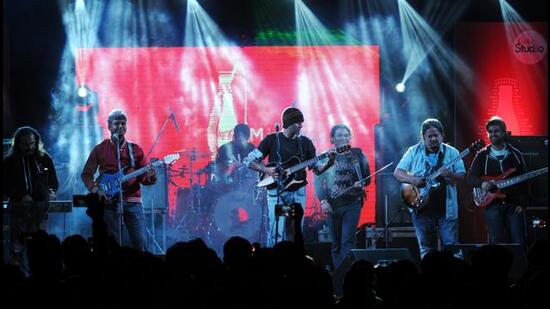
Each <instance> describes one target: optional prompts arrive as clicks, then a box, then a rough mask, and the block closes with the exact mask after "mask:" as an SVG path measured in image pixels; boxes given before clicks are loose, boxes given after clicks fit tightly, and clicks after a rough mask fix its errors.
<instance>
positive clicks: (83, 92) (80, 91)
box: [76, 85, 89, 98]
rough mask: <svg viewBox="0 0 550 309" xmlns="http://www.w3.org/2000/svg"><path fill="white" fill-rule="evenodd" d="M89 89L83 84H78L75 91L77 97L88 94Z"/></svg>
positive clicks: (83, 96)
mask: <svg viewBox="0 0 550 309" xmlns="http://www.w3.org/2000/svg"><path fill="white" fill-rule="evenodd" d="M88 92H89V89H88V87H86V86H85V85H80V86H79V87H78V89H77V91H76V93H77V94H78V96H79V97H81V98H85V97H86V96H87V95H88Z"/></svg>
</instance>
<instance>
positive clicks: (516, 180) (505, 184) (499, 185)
mask: <svg viewBox="0 0 550 309" xmlns="http://www.w3.org/2000/svg"><path fill="white" fill-rule="evenodd" d="M546 173H548V167H545V168H541V169H538V170H536V171H532V172H529V173H525V174H522V175H519V176H516V177H512V178H510V179H504V180H501V181H499V182H498V183H497V188H499V189H504V188H506V187H509V186H512V185H515V184H517V183H520V182H522V181H525V180H528V179H531V178H533V177H537V176H540V175H544V174H546Z"/></svg>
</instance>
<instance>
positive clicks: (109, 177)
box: [4, 107, 547, 266]
mask: <svg viewBox="0 0 550 309" xmlns="http://www.w3.org/2000/svg"><path fill="white" fill-rule="evenodd" d="M128 118H129V117H128V116H127V115H126V114H125V113H124V112H123V111H121V110H114V111H112V112H111V113H110V114H109V116H108V119H107V125H108V127H109V131H110V133H111V136H110V137H109V138H107V139H105V140H103V141H102V142H100V143H99V144H97V145H96V146H95V147H94V148H93V150H92V151H91V152H90V153H89V154H88V159H87V160H86V163H85V165H84V168H83V170H82V181H83V182H84V184H85V186H86V188H87V189H88V190H89V193H91V194H95V195H97V196H98V197H99V199H100V200H101V201H102V202H103V205H104V207H103V209H102V215H101V217H102V219H103V220H104V222H105V223H106V226H107V231H108V233H109V235H110V236H112V237H113V238H114V239H117V240H118V241H119V243H122V237H121V235H122V232H123V231H122V229H123V226H124V229H125V230H126V231H127V232H128V235H129V236H130V245H131V246H132V247H134V248H135V249H138V250H146V249H147V248H146V245H145V238H146V227H145V219H144V216H143V206H142V204H141V186H142V185H144V186H150V185H154V184H155V183H156V182H157V175H156V173H155V169H154V167H153V164H151V163H149V162H146V156H145V155H144V151H143V150H142V148H141V147H140V146H139V145H138V144H137V143H134V142H132V141H129V140H128V139H127V138H126V137H125V135H126V131H127V126H126V123H127V121H131V119H128ZM281 122H282V130H279V128H278V127H277V128H276V130H275V132H273V133H271V134H268V135H267V136H265V137H264V138H263V139H262V140H261V142H260V143H259V144H258V146H257V147H256V146H255V145H254V144H252V143H251V142H250V136H251V131H250V128H249V126H248V125H247V124H244V123H240V124H237V125H236V126H235V127H234V129H233V135H232V140H231V141H230V142H227V143H225V144H223V145H221V146H220V147H219V148H218V149H217V154H216V156H215V160H213V161H211V162H209V163H208V164H206V165H205V166H202V167H200V168H197V167H196V166H195V167H193V164H194V163H195V162H196V161H197V159H198V158H206V157H210V153H204V152H200V151H196V150H195V148H193V149H186V150H182V151H180V152H179V153H180V154H181V155H183V156H187V157H188V159H189V164H190V165H189V167H184V168H182V169H180V170H179V171H180V173H179V175H180V176H184V175H185V174H186V173H190V175H189V187H188V188H180V189H179V190H178V197H177V203H178V205H177V211H178V213H177V214H176V217H177V218H178V219H177V222H176V223H177V227H178V228H181V231H182V233H187V235H186V237H191V236H197V237H203V238H206V239H207V240H209V241H211V242H213V241H215V240H216V239H217V240H221V241H223V240H226V239H228V238H229V237H231V236H233V235H239V236H242V237H244V238H247V239H249V240H250V241H251V242H257V243H259V244H261V245H262V246H268V247H270V246H274V245H275V244H276V243H277V242H280V241H283V240H289V241H293V240H296V237H298V236H299V237H303V235H301V231H300V230H301V227H303V216H295V214H296V207H300V208H301V209H300V211H299V213H303V209H304V208H305V207H306V187H307V186H308V181H307V173H309V172H310V171H311V172H312V173H313V174H314V184H312V186H314V189H315V190H314V191H315V195H316V198H317V202H318V203H319V204H320V210H321V212H322V213H323V215H324V216H325V217H326V219H327V220H328V227H329V230H330V236H331V241H332V245H331V246H332V259H333V261H334V265H335V266H336V265H338V264H339V263H341V262H342V261H343V259H344V257H345V256H346V255H347V253H348V252H349V251H350V250H351V249H353V248H354V247H355V243H356V241H355V231H356V228H357V226H358V223H359V217H360V213H361V210H362V207H363V204H364V201H365V199H367V198H368V196H367V190H366V188H367V187H368V186H369V185H370V183H371V178H370V177H371V176H372V175H374V173H375V172H374V166H372V165H371V164H372V163H371V162H369V160H368V159H367V157H366V155H365V149H361V148H358V147H353V146H352V145H351V141H352V139H353V134H354V133H355V132H352V130H351V129H350V127H348V126H346V125H344V124H336V125H334V126H333V127H332V128H331V130H330V132H327V133H328V134H329V136H330V143H331V147H332V148H330V149H328V150H326V149H325V150H323V151H321V152H320V151H319V149H318V148H317V147H316V146H315V143H316V142H319V141H318V140H316V139H315V138H314V137H307V136H304V135H303V134H302V132H301V131H302V128H303V127H304V126H307V125H308V120H307V115H304V114H303V113H302V111H301V110H300V109H298V108H296V107H288V108H286V109H284V110H283V111H282V114H281ZM485 128H486V134H487V139H488V140H490V144H489V145H484V144H483V142H482V141H476V142H474V143H473V144H472V145H471V146H470V147H468V148H466V149H456V148H455V147H453V146H451V145H450V144H448V143H445V142H444V140H445V128H444V126H443V124H442V123H441V122H440V121H439V120H437V119H431V118H430V119H426V120H425V121H424V122H423V123H422V124H421V125H420V128H419V141H418V142H417V143H415V144H413V145H411V146H410V147H409V148H408V149H407V150H406V151H405V153H404V154H403V155H402V157H401V159H400V160H399V162H398V163H397V165H396V168H395V170H394V176H395V178H396V179H397V180H398V181H399V183H400V184H401V188H400V189H401V197H402V200H403V203H404V205H406V206H408V207H407V208H408V209H409V211H410V213H411V217H412V222H413V225H414V228H415V232H416V237H417V241H418V245H419V248H420V255H421V256H424V255H426V253H428V252H430V251H434V250H437V241H438V239H439V240H440V241H441V243H442V244H443V245H444V246H447V245H455V244H458V243H459V237H458V236H459V234H458V219H459V218H458V215H459V211H458V209H459V207H460V204H461V202H462V201H459V195H458V194H457V186H458V184H459V183H466V184H468V185H470V186H472V187H473V188H474V190H473V191H474V196H473V198H474V201H475V204H476V205H477V206H479V207H480V208H482V209H483V210H482V211H483V213H484V218H485V223H486V224H487V227H488V236H489V237H488V241H489V242H490V243H506V242H514V243H520V244H526V242H527V239H526V226H525V207H526V205H527V204H526V196H525V195H526V193H525V192H526V190H525V185H526V182H525V181H524V180H526V179H528V178H532V177H536V176H540V175H543V174H546V172H547V168H546V170H544V169H543V170H539V171H536V172H537V173H536V174H533V175H531V174H532V172H528V169H527V166H526V164H525V160H524V158H523V155H522V152H521V149H517V148H516V147H514V146H512V145H511V144H510V143H509V142H508V141H507V139H506V132H507V131H506V123H505V121H504V119H502V118H500V117H498V116H494V117H492V118H491V119H490V120H489V121H488V122H487V123H486V124H485ZM180 154H178V155H177V157H175V158H174V157H170V158H165V159H164V162H163V163H166V165H167V166H170V164H171V163H172V162H173V161H175V160H177V159H178V158H179V155H180ZM469 155H471V156H472V158H473V162H472V164H471V166H469V168H467V167H466V166H465V164H464V161H463V159H465V158H466V157H467V156H469ZM203 161H204V160H203ZM170 171H174V169H170ZM97 174H99V175H100V176H99V177H95V175H97ZM518 177H523V178H526V179H523V178H518ZM505 179H509V180H513V181H514V184H513V185H509V186H505V185H503V182H502V181H503V180H505ZM518 179H519V180H518ZM58 188H59V183H58V179H57V173H56V169H55V164H54V162H53V159H52V158H51V156H50V155H49V154H48V153H47V152H46V151H45V150H44V147H43V144H42V140H41V137H40V134H39V133H38V131H37V130H35V129H33V128H31V127H21V128H19V129H17V130H16V132H15V134H14V136H13V143H12V147H11V150H10V151H9V153H8V154H7V156H5V157H4V200H5V201H9V202H10V203H12V206H10V208H12V209H11V211H10V216H11V221H10V228H9V230H10V232H11V233H10V239H11V242H12V245H11V248H12V254H13V255H14V256H16V255H17V254H18V253H19V251H18V249H17V246H18V244H20V243H21V239H22V235H25V234H26V233H31V232H34V231H37V230H38V229H40V228H41V226H40V225H41V224H43V223H44V221H45V220H46V218H47V213H44V212H43V211H42V212H30V211H23V212H18V211H16V210H17V209H18V207H24V206H21V205H18V204H17V203H16V202H19V203H27V205H30V204H33V203H34V204H36V205H38V202H46V204H47V202H48V201H53V200H55V199H56V191H57V190H58ZM42 228H43V226H42ZM297 230H298V231H297ZM297 234H298V235H297ZM182 235H183V234H182ZM207 242H208V241H207Z"/></svg>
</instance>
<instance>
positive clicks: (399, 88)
mask: <svg viewBox="0 0 550 309" xmlns="http://www.w3.org/2000/svg"><path fill="white" fill-rule="evenodd" d="M405 89H406V88H405V83H403V82H399V83H397V85H395V90H396V91H397V92H400V93H401V92H405Z"/></svg>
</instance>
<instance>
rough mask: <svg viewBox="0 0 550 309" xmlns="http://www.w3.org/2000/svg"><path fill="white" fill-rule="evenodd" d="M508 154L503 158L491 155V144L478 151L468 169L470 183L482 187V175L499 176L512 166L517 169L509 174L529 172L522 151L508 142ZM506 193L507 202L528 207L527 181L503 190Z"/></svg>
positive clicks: (495, 201) (500, 201) (498, 200)
mask: <svg viewBox="0 0 550 309" xmlns="http://www.w3.org/2000/svg"><path fill="white" fill-rule="evenodd" d="M506 147H507V149H508V155H506V156H505V157H504V158H503V159H502V160H498V159H497V158H495V157H493V156H491V155H490V153H491V145H488V146H487V147H485V148H484V149H483V150H481V151H480V152H478V153H477V155H476V156H475V158H474V161H473V162H472V165H471V166H470V170H469V171H468V179H467V180H468V183H469V184H470V185H472V186H474V187H480V186H481V183H482V181H483V180H482V179H481V178H480V177H481V176H498V175H500V174H502V173H503V172H505V171H506V170H508V169H510V168H515V169H516V171H515V172H514V173H513V174H511V175H510V176H508V178H511V177H515V176H518V175H521V174H524V173H526V172H527V167H526V165H525V161H524V159H523V155H522V154H521V152H520V151H519V150H518V149H517V148H514V147H513V146H512V145H510V144H506ZM501 191H502V192H504V193H505V194H506V202H507V203H510V204H514V205H521V206H523V207H526V206H527V205H526V202H527V197H526V193H527V184H526V182H523V183H519V184H516V185H513V186H511V187H508V188H505V189H503V190H501ZM502 202H503V201H502V200H501V199H495V200H493V202H492V203H491V204H495V203H502Z"/></svg>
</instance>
